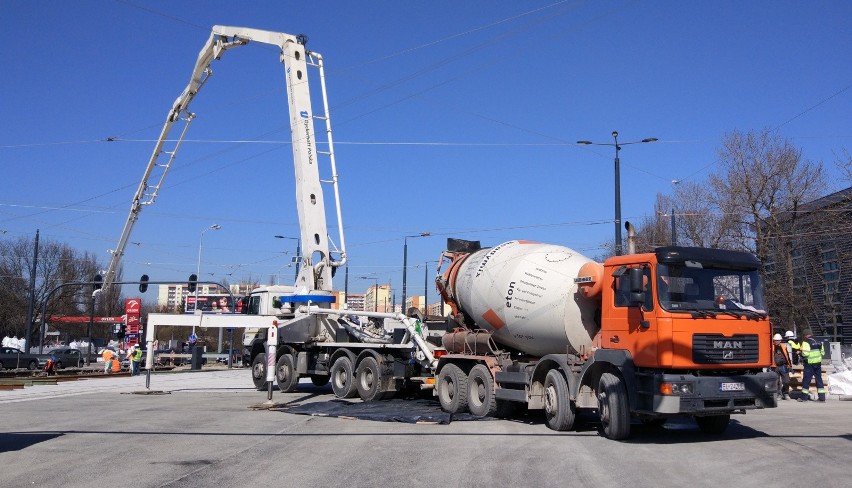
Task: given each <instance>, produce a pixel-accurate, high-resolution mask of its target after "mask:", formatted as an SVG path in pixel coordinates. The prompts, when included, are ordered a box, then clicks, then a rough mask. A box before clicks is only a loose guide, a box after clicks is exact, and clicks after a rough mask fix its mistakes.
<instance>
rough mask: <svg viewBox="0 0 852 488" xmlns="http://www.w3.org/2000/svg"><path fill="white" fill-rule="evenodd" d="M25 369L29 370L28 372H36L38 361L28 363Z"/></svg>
mask: <svg viewBox="0 0 852 488" xmlns="http://www.w3.org/2000/svg"><path fill="white" fill-rule="evenodd" d="M27 369H28V370H30V371H35V370H37V369H38V361H36V360H35V359H33V360H32V361H30V364H28V365H27Z"/></svg>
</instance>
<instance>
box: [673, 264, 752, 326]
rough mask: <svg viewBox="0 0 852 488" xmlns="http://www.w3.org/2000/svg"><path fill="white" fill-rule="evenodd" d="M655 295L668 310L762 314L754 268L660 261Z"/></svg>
mask: <svg viewBox="0 0 852 488" xmlns="http://www.w3.org/2000/svg"><path fill="white" fill-rule="evenodd" d="M657 296H658V298H659V301H660V306H661V307H663V308H664V309H666V310H669V311H672V312H694V311H706V312H713V313H724V314H736V315H749V316H756V315H758V314H759V315H760V316H765V314H766V311H765V309H766V307H765V305H764V302H763V288H762V285H761V282H760V276H759V275H758V272H757V270H732V269H723V268H714V267H704V266H702V265H701V264H700V263H695V262H688V264H684V265H672V264H669V265H666V264H660V265H659V266H658V268H657Z"/></svg>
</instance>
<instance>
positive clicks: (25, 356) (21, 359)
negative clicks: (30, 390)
mask: <svg viewBox="0 0 852 488" xmlns="http://www.w3.org/2000/svg"><path fill="white" fill-rule="evenodd" d="M49 357H50V355H49V354H47V355H45V354H29V353H26V352H24V351H21V350H20V349H16V348H14V347H0V369H18V368H27V369H29V370H31V371H35V370H37V369H38V368H40V367H42V366H44V365H45V364H47V359H48V358H49Z"/></svg>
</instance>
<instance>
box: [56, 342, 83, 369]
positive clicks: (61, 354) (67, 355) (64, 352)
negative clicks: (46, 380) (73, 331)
mask: <svg viewBox="0 0 852 488" xmlns="http://www.w3.org/2000/svg"><path fill="white" fill-rule="evenodd" d="M51 354H53V355H54V356H56V369H62V368H79V367H82V366H83V363H84V358H83V353H82V352H81V351H79V350H77V349H71V348H70V347H66V348H62V349H54V350H53V351H51Z"/></svg>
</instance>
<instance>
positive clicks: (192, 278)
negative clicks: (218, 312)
mask: <svg viewBox="0 0 852 488" xmlns="http://www.w3.org/2000/svg"><path fill="white" fill-rule="evenodd" d="M196 286H198V275H197V274H195V273H192V274H191V275H189V285H188V288H189V291H191V292H194V291H195V287H196Z"/></svg>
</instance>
